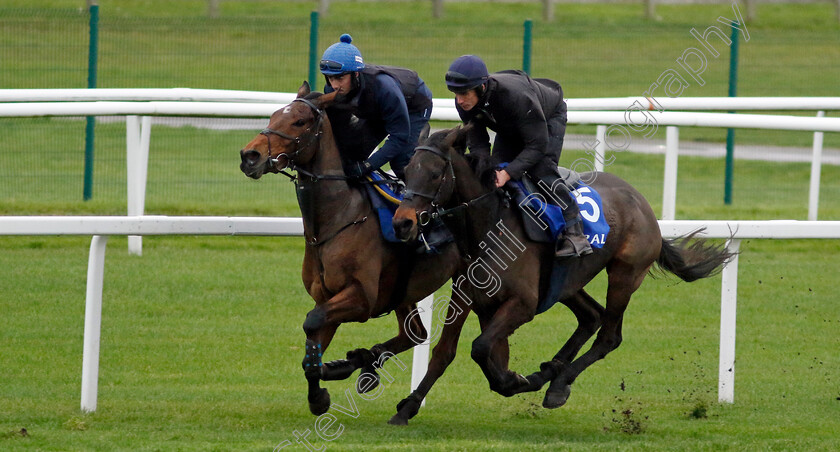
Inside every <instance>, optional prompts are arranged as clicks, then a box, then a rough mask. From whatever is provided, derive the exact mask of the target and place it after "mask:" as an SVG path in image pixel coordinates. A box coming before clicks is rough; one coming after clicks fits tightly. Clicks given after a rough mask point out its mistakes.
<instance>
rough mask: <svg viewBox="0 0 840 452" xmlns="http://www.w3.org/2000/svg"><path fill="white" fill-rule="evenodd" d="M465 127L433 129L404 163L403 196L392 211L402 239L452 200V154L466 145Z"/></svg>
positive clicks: (453, 182)
mask: <svg viewBox="0 0 840 452" xmlns="http://www.w3.org/2000/svg"><path fill="white" fill-rule="evenodd" d="M468 127H469V126H467V127H456V128H454V129H450V130H441V131H439V132H435V133H434V134H432V135H431V136H430V137H429V138H428V139H426V140H424V141H423V143H422V144H421V145H420V146H418V147H417V148H415V151H414V156H413V157H412V158H411V161H410V162H409V163H408V165H407V166H406V167H405V183H406V190H405V197H404V200H403V202H402V203H401V204H400V207H399V208H398V209H397V212H396V213H395V214H394V220H393V225H394V232H395V233H396V236H397V238H399V239H400V240H404V241H409V240H413V239H415V238H416V237H417V234H418V227H419V226H425V225H426V224H427V223H428V222H429V221H430V220H431V218H432V216H433V215H434V214H436V213H437V211H438V209H439V208H440V207H445V206H447V205H448V204H450V203H451V202H452V201H453V198H454V196H453V195H454V194H455V169H454V167H453V165H452V158H453V156H455V155H456V154H457V153H463V152H464V150H465V148H466V132H467V130H468Z"/></svg>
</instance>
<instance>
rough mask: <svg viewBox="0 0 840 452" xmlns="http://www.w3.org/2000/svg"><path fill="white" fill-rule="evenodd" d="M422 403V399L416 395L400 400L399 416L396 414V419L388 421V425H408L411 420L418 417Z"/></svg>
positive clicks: (398, 405) (398, 406)
mask: <svg viewBox="0 0 840 452" xmlns="http://www.w3.org/2000/svg"><path fill="white" fill-rule="evenodd" d="M422 401H423V400H422V399H420V398H419V397H417V396H415V395H414V394H411V395H409V396H408V397H406V398H404V399H402V400H400V403H398V404H397V414H395V415H394V417H392V418H391V420H390V421H388V423H389V424H393V425H406V424H408V420H409V419H411V418H413V417H414V416H417V413H418V412H419V411H420V403H421V402H422ZM400 419H402V421H400ZM395 422H396V423H395ZM399 422H403V423H399Z"/></svg>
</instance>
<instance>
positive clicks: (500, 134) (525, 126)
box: [456, 71, 566, 179]
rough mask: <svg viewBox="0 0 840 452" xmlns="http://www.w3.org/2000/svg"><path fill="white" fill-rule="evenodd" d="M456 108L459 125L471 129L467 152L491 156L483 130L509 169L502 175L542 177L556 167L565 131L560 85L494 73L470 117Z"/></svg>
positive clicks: (515, 74) (521, 74) (517, 73)
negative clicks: (468, 125)
mask: <svg viewBox="0 0 840 452" xmlns="http://www.w3.org/2000/svg"><path fill="white" fill-rule="evenodd" d="M456 107H457V109H458V114H459V115H460V116H461V120H462V121H463V122H464V123H467V122H472V123H473V125H474V127H473V128H472V130H471V131H470V132H469V133H468V135H467V145H468V146H469V148H470V152H479V153H486V154H489V153H490V136H489V135H488V133H487V129H490V130H493V131H494V132H496V144H495V145H494V147H493V153H494V155H495V156H496V157H497V158H499V160H500V161H502V162H509V163H510V164H509V165H508V166H507V168H506V171H507V172H508V174H510V176H511V178H513V179H520V178H521V177H522V173H523V172H525V171H528V172H530V173H535V172H538V173H540V172H543V171H541V167H542V166H547V167H550V169H551V170H554V167H556V166H557V161H558V160H559V158H560V152H561V151H562V143H563V135H565V126H566V102H565V101H564V100H563V89H562V88H561V87H560V84H559V83H557V82H555V81H553V80H548V79H532V78H531V77H529V76H528V75H527V74H525V73H524V72H522V71H501V72H496V73H494V74H492V75H490V78H489V80H488V81H487V88H486V90H485V92H484V95H483V96H482V97H481V99H479V102H478V104H476V106H475V107H473V108H472V109H471V110H470V111H464V110H463V109H461V108H460V107H458V106H457V105H456ZM558 135H559V136H558ZM548 169H549V168H545V169H544V170H546V171H547V170H548Z"/></svg>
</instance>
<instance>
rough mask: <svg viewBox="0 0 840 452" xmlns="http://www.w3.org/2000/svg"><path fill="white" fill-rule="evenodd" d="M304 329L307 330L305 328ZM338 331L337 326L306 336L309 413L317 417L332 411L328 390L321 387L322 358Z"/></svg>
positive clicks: (303, 364)
mask: <svg viewBox="0 0 840 452" xmlns="http://www.w3.org/2000/svg"><path fill="white" fill-rule="evenodd" d="M309 318H310V317H309V316H307V321H309ZM304 325H306V323H304ZM304 329H306V328H305V327H304ZM336 329H337V325H336V326H324V327H321V328H319V329H317V330H315V331H307V334H306V350H305V356H304V358H303V363H302V366H303V374H304V376H305V377H306V382H307V383H308V393H307V400H308V401H309V411H310V412H311V413H312V414H314V415H316V416H319V415H321V414H324V413H326V412H327V410H329V409H330V393H329V392H328V391H327V389H326V388H321V386H320V380H321V372H322V370H323V364H322V361H321V357H322V356H323V354H324V352H325V351H326V350H327V346H329V343H330V342H331V341H332V338H333V336H334V335H335V330H336Z"/></svg>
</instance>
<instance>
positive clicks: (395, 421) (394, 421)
mask: <svg viewBox="0 0 840 452" xmlns="http://www.w3.org/2000/svg"><path fill="white" fill-rule="evenodd" d="M388 423H389V424H391V425H408V419H406V418H404V417H402V416H400V413H397V414H395V415H394V416H392V417H391V419H390V420H388Z"/></svg>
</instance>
